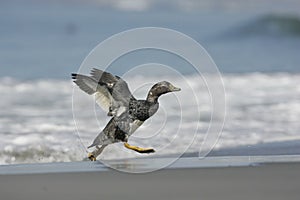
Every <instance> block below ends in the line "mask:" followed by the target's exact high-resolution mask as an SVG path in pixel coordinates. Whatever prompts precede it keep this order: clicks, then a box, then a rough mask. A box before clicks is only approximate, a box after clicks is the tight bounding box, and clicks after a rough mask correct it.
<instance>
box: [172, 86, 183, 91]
mask: <svg viewBox="0 0 300 200" xmlns="http://www.w3.org/2000/svg"><path fill="white" fill-rule="evenodd" d="M170 89H171V91H172V92H177V91H180V90H181V89H180V88H178V87H175V86H174V85H171V88H170Z"/></svg>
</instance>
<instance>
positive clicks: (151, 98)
mask: <svg viewBox="0 0 300 200" xmlns="http://www.w3.org/2000/svg"><path fill="white" fill-rule="evenodd" d="M159 96H160V95H157V94H155V93H154V92H153V91H151V90H150V91H149V93H148V96H147V99H146V100H147V101H148V102H150V103H157V101H158V97H159Z"/></svg>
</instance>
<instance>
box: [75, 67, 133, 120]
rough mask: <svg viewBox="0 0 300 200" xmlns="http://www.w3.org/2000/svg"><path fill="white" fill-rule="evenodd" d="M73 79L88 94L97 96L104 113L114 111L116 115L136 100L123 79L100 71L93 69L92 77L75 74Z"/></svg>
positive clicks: (96, 98)
mask: <svg viewBox="0 0 300 200" xmlns="http://www.w3.org/2000/svg"><path fill="white" fill-rule="evenodd" d="M72 79H73V80H74V83H76V84H77V85H78V86H79V88H80V89H82V90H83V91H84V92H86V93H87V94H90V95H92V94H95V100H96V103H97V104H98V105H99V106H100V107H101V108H102V109H103V110H104V111H106V112H110V111H111V109H114V110H115V111H116V112H114V115H116V114H118V115H119V114H121V113H123V112H124V111H125V110H127V109H128V105H129V101H130V99H131V98H133V99H134V97H133V96H132V94H131V92H130V90H129V88H128V85H127V83H126V82H125V81H124V80H123V79H121V78H120V77H118V76H114V75H112V74H110V73H108V72H105V71H102V70H99V69H95V68H94V69H92V71H91V76H86V75H81V74H74V73H73V74H72Z"/></svg>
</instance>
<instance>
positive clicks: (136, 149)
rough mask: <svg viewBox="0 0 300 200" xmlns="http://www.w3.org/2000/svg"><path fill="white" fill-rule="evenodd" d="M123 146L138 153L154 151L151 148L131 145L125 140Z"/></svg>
mask: <svg viewBox="0 0 300 200" xmlns="http://www.w3.org/2000/svg"><path fill="white" fill-rule="evenodd" d="M124 146H125V147H126V148H127V149H131V150H133V151H136V152H139V153H154V152H155V150H154V149H152V148H141V147H137V146H132V145H130V144H128V143H127V142H124Z"/></svg>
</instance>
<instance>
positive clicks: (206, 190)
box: [0, 156, 300, 200]
mask: <svg viewBox="0 0 300 200" xmlns="http://www.w3.org/2000/svg"><path fill="white" fill-rule="evenodd" d="M161 159H162V158H161ZM260 159H262V158H259V157H256V161H259V160H260ZM136 160H138V159H136ZM217 160H219V161H220V158H216V157H214V158H211V159H208V160H206V158H205V159H200V160H199V159H198V158H180V159H179V160H178V161H177V162H176V163H177V164H176V163H174V164H173V165H171V166H169V167H167V168H165V169H162V170H158V171H155V172H151V173H142V174H132V173H122V172H119V171H116V170H111V169H108V168H107V167H104V166H103V165H102V164H101V163H100V162H75V163H74V162H73V163H45V164H27V165H26V164H20V165H11V166H0V172H1V175H0V197H1V199H14V200H18V199H31V200H36V199H44V200H48V199H49V200H53V199H65V200H68V199H70V200H75V199H87V200H89V199H91V200H92V199H122V200H127V199H128V200H133V199H143V200H153V199H172V200H177V199H178V200H182V199H212V200H215V199H225V200H226V199H228V200H240V199H244V200H248V199H249V200H250V199H251V200H253V199H264V200H268V199H270V200H282V199H295V200H296V199H298V198H299V195H300V192H299V191H300V173H299V170H300V161H299V156H297V160H294V162H290V163H287V160H289V159H284V158H281V161H280V160H279V157H277V158H276V159H275V157H274V159H271V160H270V161H268V162H264V163H261V162H257V163H256V164H255V162H251V163H253V164H251V165H249V163H248V165H245V164H246V162H245V160H246V158H245V157H243V158H242V157H236V158H235V160H236V162H237V161H239V163H240V164H241V165H239V166H238V165H235V166H229V165H227V164H228V157H227V159H225V158H224V159H223V160H221V161H220V163H223V166H222V165H219V166H216V164H215V165H214V166H215V167H212V166H211V164H212V163H213V161H214V163H217ZM231 160H234V159H231ZM275 160H277V161H275ZM144 161H147V159H144ZM114 162H117V163H118V164H122V162H121V161H114ZM123 162H124V163H127V164H128V162H129V161H128V160H127V161H123ZM132 162H136V161H134V160H133V161H132ZM149 162H150V163H151V159H149ZM117 163H116V164H117ZM124 163H123V164H124ZM201 163H202V164H201ZM204 163H207V165H206V166H205V165H204ZM136 164H138V162H136ZM181 164H185V166H181ZM224 164H225V165H224ZM119 166H120V167H124V165H119ZM188 166H189V167H188ZM131 167H132V165H131ZM9 168H10V169H12V168H15V169H14V170H15V171H14V173H11V174H6V175H3V174H4V173H3V171H4V170H8V169H9ZM24 170H27V172H29V171H28V170H32V171H31V172H32V173H19V174H18V173H16V172H17V171H19V172H21V171H23V172H24ZM33 172H35V173H33Z"/></svg>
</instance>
